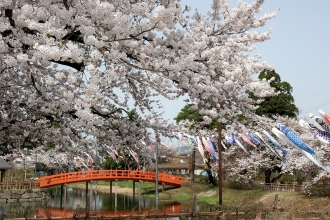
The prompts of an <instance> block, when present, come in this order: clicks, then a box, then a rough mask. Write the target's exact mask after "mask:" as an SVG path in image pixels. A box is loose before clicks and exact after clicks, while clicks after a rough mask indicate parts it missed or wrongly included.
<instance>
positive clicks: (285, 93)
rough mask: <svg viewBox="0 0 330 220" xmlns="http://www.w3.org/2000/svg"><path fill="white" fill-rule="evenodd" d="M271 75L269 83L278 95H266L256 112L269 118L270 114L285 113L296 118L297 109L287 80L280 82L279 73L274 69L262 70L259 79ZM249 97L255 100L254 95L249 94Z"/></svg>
mask: <svg viewBox="0 0 330 220" xmlns="http://www.w3.org/2000/svg"><path fill="white" fill-rule="evenodd" d="M273 77H274V80H273V81H272V82H271V83H270V86H271V87H273V88H274V89H275V91H276V92H278V95H275V96H270V97H266V98H265V100H264V101H263V102H261V103H260V104H259V108H258V109H257V110H256V114H258V115H260V116H267V117H269V118H273V117H272V115H281V116H285V115H286V116H289V117H291V118H296V117H297V115H298V113H299V111H298V108H297V107H296V105H295V104H294V98H293V96H292V94H291V92H292V87H291V85H290V84H289V83H288V82H284V81H283V82H282V81H281V77H280V75H279V74H277V73H276V72H275V70H272V71H268V70H264V71H262V72H261V73H260V74H259V79H266V80H270V79H271V78H273ZM250 97H251V98H252V99H254V100H256V97H255V96H253V95H251V94H250Z"/></svg>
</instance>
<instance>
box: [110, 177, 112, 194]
mask: <svg viewBox="0 0 330 220" xmlns="http://www.w3.org/2000/svg"><path fill="white" fill-rule="evenodd" d="M111 194H112V180H110V196H111Z"/></svg>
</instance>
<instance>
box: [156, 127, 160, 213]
mask: <svg viewBox="0 0 330 220" xmlns="http://www.w3.org/2000/svg"><path fill="white" fill-rule="evenodd" d="M159 143H160V138H159V135H158V132H157V131H156V183H155V185H156V186H155V194H156V214H157V213H158V144H159Z"/></svg>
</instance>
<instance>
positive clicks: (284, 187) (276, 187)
mask: <svg viewBox="0 0 330 220" xmlns="http://www.w3.org/2000/svg"><path fill="white" fill-rule="evenodd" d="M301 189H302V185H296V184H278V183H265V185H264V190H270V191H282V192H301Z"/></svg>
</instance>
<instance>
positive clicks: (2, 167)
mask: <svg viewBox="0 0 330 220" xmlns="http://www.w3.org/2000/svg"><path fill="white" fill-rule="evenodd" d="M8 169H11V166H10V165H9V164H8V163H7V162H6V161H5V160H4V159H2V158H0V170H8Z"/></svg>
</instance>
